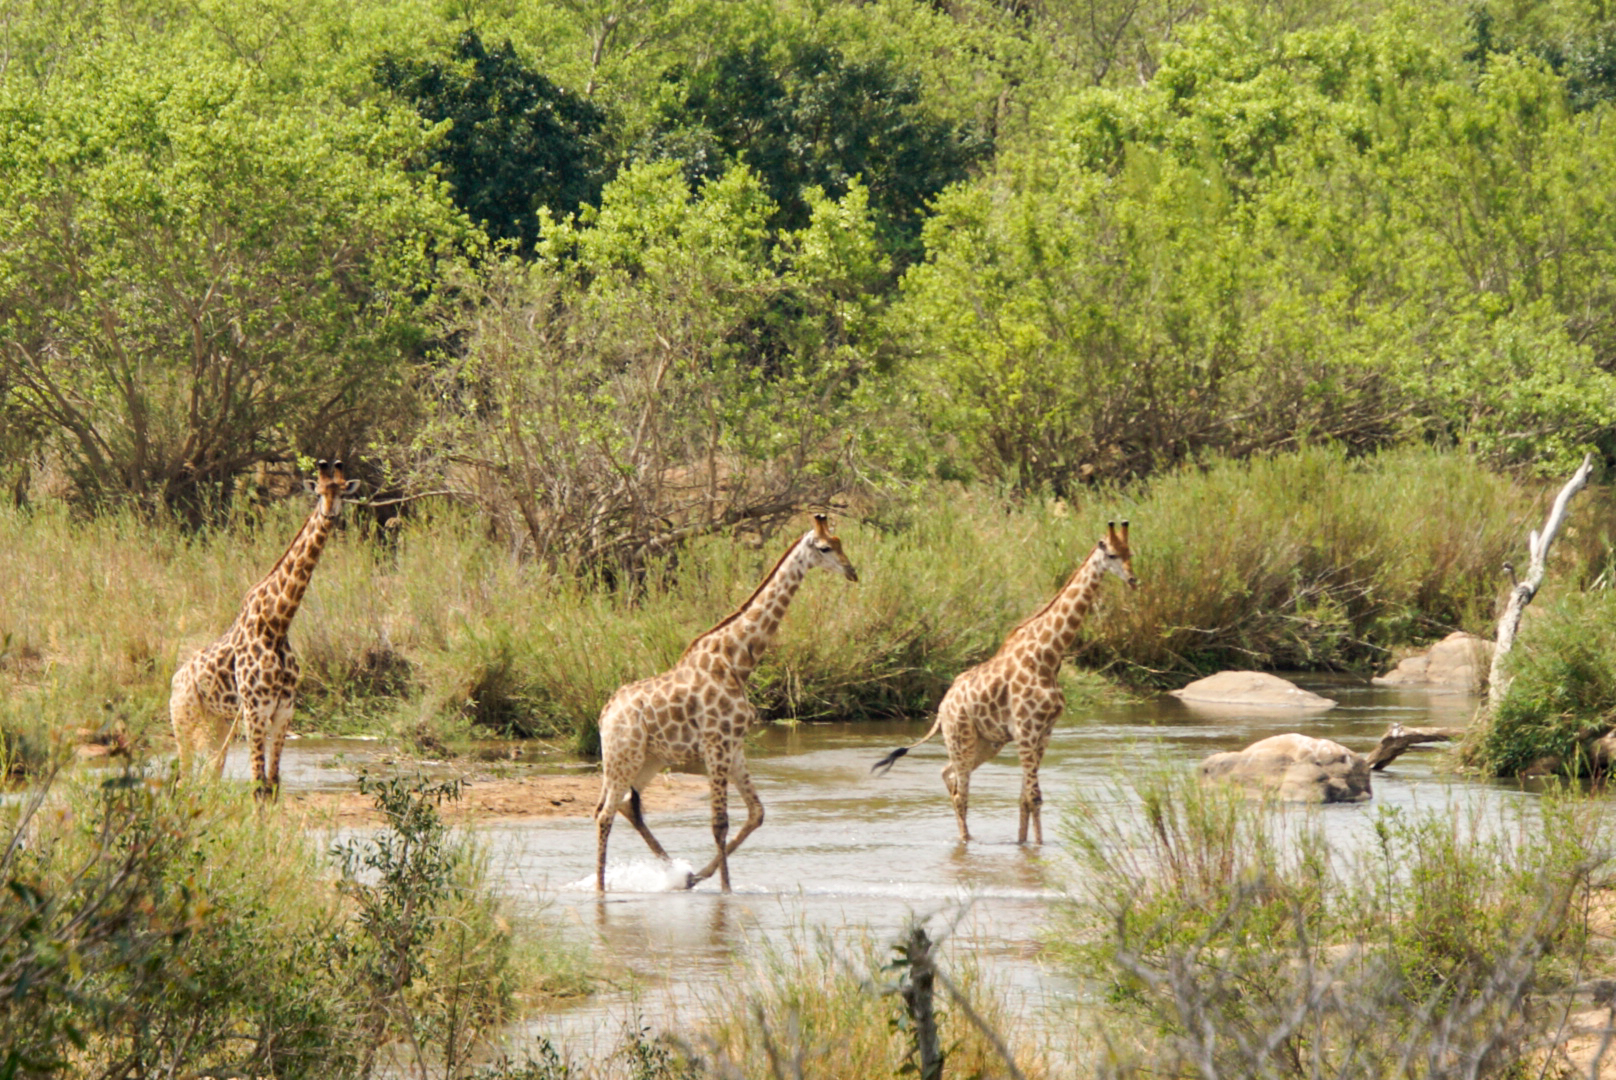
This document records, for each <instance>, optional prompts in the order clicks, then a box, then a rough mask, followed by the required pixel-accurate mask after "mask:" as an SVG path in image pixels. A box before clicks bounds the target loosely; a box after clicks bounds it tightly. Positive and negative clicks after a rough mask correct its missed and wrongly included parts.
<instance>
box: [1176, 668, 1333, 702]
mask: <svg viewBox="0 0 1616 1080" xmlns="http://www.w3.org/2000/svg"><path fill="white" fill-rule="evenodd" d="M1172 694H1173V696H1174V697H1176V698H1178V699H1179V700H1180V701H1183V702H1185V703H1186V704H1190V705H1240V706H1254V707H1256V708H1261V709H1333V708H1335V705H1336V703H1335V702H1334V701H1333V700H1331V699H1330V698H1327V697H1320V696H1319V695H1318V694H1315V693H1313V692H1312V691H1311V690H1303V689H1302V688H1301V687H1300V686H1297V685H1296V684H1295V683H1293V682H1287V681H1286V680H1284V679H1281V678H1280V677H1279V676H1278V675H1270V674H1268V673H1267V672H1266V671H1220V672H1218V673H1217V674H1216V675H1208V676H1207V677H1206V678H1204V679H1197V680H1196V681H1195V682H1192V683H1190V684H1189V685H1188V686H1186V687H1184V689H1182V690H1174V691H1173V692H1172Z"/></svg>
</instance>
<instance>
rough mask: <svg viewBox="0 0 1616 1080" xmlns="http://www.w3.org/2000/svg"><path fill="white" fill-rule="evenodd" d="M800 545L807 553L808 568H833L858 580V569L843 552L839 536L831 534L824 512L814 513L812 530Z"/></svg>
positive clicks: (849, 578) (849, 579)
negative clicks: (854, 567)
mask: <svg viewBox="0 0 1616 1080" xmlns="http://www.w3.org/2000/svg"><path fill="white" fill-rule="evenodd" d="M802 546H803V548H804V550H805V551H806V552H807V554H808V568H809V569H810V570H812V569H813V568H814V567H816V566H818V567H822V568H823V569H826V570H834V571H836V572H837V573H838V574H841V575H842V576H843V577H845V578H846V579H847V580H848V581H857V580H858V571H857V570H855V569H853V564H852V563H851V562H849V561H848V558H847V555H846V554H845V553H843V551H842V541H841V538H840V537H837V536H832V535H831V532H830V525H829V523H828V519H827V518H826V517H825V515H824V514H815V515H814V531H813V532H811V533H808V534H807V535H806V536H804V537H803V538H802Z"/></svg>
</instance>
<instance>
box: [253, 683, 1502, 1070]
mask: <svg viewBox="0 0 1616 1080" xmlns="http://www.w3.org/2000/svg"><path fill="white" fill-rule="evenodd" d="M1296 681H1297V682H1299V683H1300V684H1302V685H1304V686H1306V687H1307V688H1308V689H1312V690H1316V691H1318V692H1320V693H1323V694H1325V695H1327V696H1329V697H1333V698H1336V699H1337V700H1338V701H1339V702H1340V705H1339V706H1338V707H1337V708H1335V709H1334V710H1331V711H1330V712H1327V713H1322V714H1312V715H1298V714H1296V713H1288V712H1278V711H1272V710H1270V711H1264V710H1256V709H1253V710H1246V711H1234V712H1230V713H1225V714H1217V715H1215V714H1207V713H1202V712H1198V711H1194V710H1192V709H1191V708H1189V707H1186V706H1184V705H1182V704H1180V703H1179V702H1178V701H1176V700H1175V699H1172V698H1169V697H1165V696H1163V697H1159V698H1152V699H1149V700H1146V701H1140V702H1133V703H1125V704H1116V705H1109V706H1104V707H1097V708H1093V709H1084V710H1074V711H1073V712H1072V713H1070V714H1069V715H1068V716H1067V717H1066V718H1065V719H1064V720H1063V721H1062V723H1061V725H1060V726H1059V727H1058V728H1057V729H1056V731H1055V735H1054V739H1053V741H1052V743H1051V745H1050V748H1049V752H1048V755H1047V756H1046V757H1045V759H1044V764H1043V769H1042V772H1041V779H1042V786H1043V791H1044V800H1045V805H1044V826H1045V836H1046V840H1049V841H1055V840H1057V838H1058V835H1059V830H1060V818H1061V814H1062V808H1063V806H1065V805H1068V804H1069V802H1070V799H1071V796H1072V795H1073V794H1074V793H1075V792H1078V791H1085V792H1088V793H1090V794H1091V795H1095V794H1097V795H1099V796H1100V797H1105V793H1106V792H1108V791H1109V790H1111V787H1112V785H1113V784H1114V782H1115V781H1116V779H1117V778H1118V777H1119V776H1121V775H1125V774H1126V773H1128V772H1129V771H1130V770H1136V769H1138V768H1140V767H1163V766H1164V767H1168V768H1183V769H1186V770H1187V769H1190V768H1192V767H1193V766H1194V764H1195V763H1196V762H1198V761H1200V759H1201V758H1203V757H1204V756H1206V755H1207V754H1210V753H1213V752H1216V751H1219V750H1231V749H1239V748H1241V747H1243V746H1246V745H1248V744H1249V743H1251V742H1253V741H1255V740H1257V739H1259V738H1263V737H1265V736H1268V735H1272V734H1278V733H1280V732H1282V731H1302V732H1305V733H1307V734H1310V735H1316V736H1322V737H1325V738H1330V739H1334V740H1336V741H1338V742H1340V743H1343V744H1345V745H1346V746H1348V747H1350V748H1352V749H1356V750H1360V751H1367V750H1368V749H1369V748H1371V747H1372V746H1374V744H1375V743H1376V741H1377V740H1378V739H1379V738H1380V736H1381V734H1382V733H1383V732H1384V731H1385V730H1386V728H1387V726H1388V725H1389V724H1390V723H1391V722H1392V721H1394V720H1397V721H1401V722H1403V723H1405V724H1407V725H1409V726H1426V725H1458V724H1463V723H1464V722H1465V721H1467V720H1468V719H1469V716H1470V714H1471V711H1472V710H1473V708H1474V707H1475V700H1474V699H1472V698H1470V697H1466V696H1462V695H1451V694H1449V695H1440V694H1427V693H1424V692H1410V691H1394V690H1388V689H1382V688H1377V687H1370V686H1366V685H1363V684H1362V683H1360V682H1356V681H1350V680H1346V679H1332V678H1330V677H1318V676H1307V675H1303V676H1299V677H1297V678H1296ZM928 726H929V725H928V724H923V723H914V724H907V723H903V724H899V723H881V724H842V725H800V726H796V727H776V728H771V729H768V730H765V731H763V732H761V733H760V734H758V735H757V736H755V737H754V738H753V739H752V740H751V741H750V742H749V743H748V750H747V756H748V760H749V762H750V764H751V769H752V774H753V777H754V778H755V780H756V782H757V786H758V790H759V793H760V795H761V797H762V799H763V802H764V806H765V808H766V810H767V815H768V816H767V821H766V822H765V824H764V825H763V827H762V828H761V829H759V830H758V831H757V832H756V833H754V834H753V835H752V836H751V837H750V838H749V839H748V840H747V842H746V844H745V846H743V847H742V848H741V849H740V851H739V852H737V853H736V854H735V855H734V856H733V857H732V858H731V860H730V867H731V873H732V875H733V880H734V887H735V892H734V894H733V895H731V896H727V897H726V896H724V895H723V894H721V893H720V892H719V891H718V888H717V881H716V879H714V880H712V881H708V882H706V883H704V884H703V885H702V886H700V887H699V888H697V889H696V890H694V891H693V892H683V891H676V890H674V889H672V888H670V887H669V885H668V882H667V875H666V874H665V873H664V872H663V871H662V870H661V869H660V868H659V866H658V864H657V863H656V861H655V860H653V859H651V858H650V857H649V853H648V852H647V850H646V848H645V845H644V843H643V842H642V841H641V840H640V838H639V837H638V836H637V835H636V834H635V833H634V831H633V829H632V828H630V827H629V826H628V824H627V822H626V821H625V820H624V819H622V818H619V820H618V823H617V826H616V827H615V828H614V830H613V833H612V846H611V860H610V875H611V881H612V885H613V889H612V891H610V892H609V893H608V894H607V896H606V897H605V899H604V901H602V900H599V899H597V897H596V895H595V893H594V889H593V877H592V875H593V867H594V848H595V839H594V826H593V823H592V822H591V821H588V820H586V819H582V818H578V819H548V820H541V821H522V822H516V823H511V822H494V823H490V824H485V825H481V826H478V827H477V829H478V831H479V833H480V834H481V835H482V837H483V839H484V840H485V841H486V843H487V847H488V850H489V853H490V859H491V868H492V871H493V873H494V875H495V877H496V879H497V881H498V884H499V887H500V888H501V889H503V890H504V891H505V892H506V893H507V894H508V895H509V896H510V897H511V898H512V900H513V901H514V902H515V904H516V906H517V907H518V908H519V909H525V910H527V911H530V912H534V913H543V914H544V916H545V917H547V918H549V919H551V920H553V921H558V922H559V923H561V924H562V925H563V926H564V927H565V928H566V929H565V932H566V933H567V934H568V935H571V936H572V937H573V938H574V940H576V941H578V942H580V943H585V944H587V945H588V947H589V948H590V949H591V950H592V952H593V954H594V956H595V959H596V961H597V963H599V964H600V965H602V966H603V967H604V968H605V969H606V970H607V971H608V973H609V974H611V975H612V976H613V978H612V986H613V988H612V989H608V990H606V991H603V992H601V993H598V994H595V995H591V996H590V997H589V998H587V999H583V1000H580V1001H577V1002H576V1003H573V1004H571V1005H566V1006H563V1007H560V1008H558V1009H555V1010H553V1011H551V1012H549V1013H546V1014H544V1015H543V1016H541V1017H538V1018H536V1019H535V1020H534V1021H533V1023H532V1025H531V1030H532V1031H534V1032H543V1033H545V1034H547V1035H549V1036H550V1037H551V1038H552V1039H554V1040H555V1041H557V1042H558V1043H560V1044H562V1045H565V1046H567V1047H568V1048H570V1049H571V1050H573V1051H574V1052H576V1053H580V1054H587V1053H605V1052H609V1051H610V1050H611V1049H612V1048H613V1047H615V1046H617V1045H619V1043H620V1042H621V1040H622V1037H623V1035H624V1033H625V1031H627V1030H629V1028H630V1027H631V1026H633V1025H642V1026H648V1027H651V1028H653V1029H658V1030H660V1029H663V1028H675V1029H677V1028H678V1027H680V1026H682V1022H683V1021H685V1020H689V1019H692V1018H694V1017H696V1016H698V1015H699V1014H700V1012H701V1011H702V1009H703V1007H704V1006H705V1005H706V1004H708V1003H710V1002H712V1001H715V1000H720V999H723V998H724V997H726V996H727V995H733V994H734V993H735V990H736V987H737V985H738V982H737V980H738V978H739V977H740V976H741V975H742V974H743V973H744V972H745V971H746V970H747V969H748V968H749V967H750V966H751V965H752V964H754V963H756V962H757V961H758V960H759V959H760V958H761V957H762V956H763V955H765V953H766V951H767V950H768V949H769V948H770V947H776V948H789V947H790V946H791V944H792V943H794V942H801V941H804V940H812V939H813V938H814V936H815V935H816V934H817V933H818V932H820V931H829V932H831V933H832V934H835V935H844V934H845V935H847V936H848V937H856V936H857V935H859V934H863V933H867V934H868V935H869V936H870V937H872V938H873V939H874V940H875V941H876V942H877V943H878V945H879V946H880V947H881V948H882V949H883V950H884V949H885V947H886V945H887V943H888V942H889V941H890V940H891V939H893V938H895V936H896V932H897V931H898V930H900V929H901V928H902V927H903V925H904V924H905V922H906V920H907V919H908V918H909V917H910V916H911V914H918V915H929V916H937V917H938V918H939V920H940V924H941V923H949V924H952V925H954V930H953V935H954V938H955V942H954V943H955V946H956V947H957V948H958V947H963V948H964V949H967V950H969V951H971V952H972V953H974V954H975V956H976V958H977V959H978V961H979V964H980V966H981V967H982V968H983V969H984V971H985V973H986V974H987V975H988V976H989V977H991V978H992V979H993V980H994V981H996V982H997V983H998V984H999V985H1001V986H1006V987H1008V988H1009V990H1010V992H1011V993H1012V994H1013V995H1015V996H1017V997H1019V998H1022V999H1023V1000H1024V1002H1025V1005H1026V1006H1027V1007H1028V1008H1029V1009H1036V1008H1038V1007H1040V1006H1042V1005H1047V1004H1050V1003H1052V1002H1053V1001H1055V1000H1058V999H1061V998H1064V997H1068V996H1071V995H1076V994H1079V993H1080V992H1081V990H1080V988H1079V987H1077V986H1075V985H1073V984H1072V983H1070V982H1068V981H1066V980H1065V979H1064V978H1062V977H1061V976H1060V975H1059V974H1058V973H1056V972H1053V971H1050V970H1048V969H1046V967H1045V966H1044V965H1042V964H1041V963H1040V958H1039V952H1040V947H1039V946H1040V939H1041V936H1042V935H1043V934H1045V933H1047V930H1046V916H1047V914H1048V910H1049V906H1050V903H1051V901H1052V900H1054V899H1055V898H1057V897H1058V896H1059V895H1060V890H1061V887H1062V882H1063V880H1064V879H1065V876H1066V875H1067V873H1068V867H1067V866H1065V865H1064V864H1063V862H1062V859H1061V857H1060V854H1059V844H1058V843H1046V845H1045V846H1044V848H1043V849H1042V850H1039V849H1037V848H1034V847H1031V846H1028V847H1020V846H1018V845H1016V844H1015V843H1014V840H1015V831H1016V818H1017V809H1016V799H1017V795H1018V792H1019V787H1020V770H1019V768H1018V766H1017V764H1016V759H1015V756H1014V754H1013V753H1012V752H1010V751H1006V752H1004V753H1002V754H1001V755H1000V756H999V758H998V759H997V760H995V761H993V762H989V763H988V764H986V765H984V766H982V768H980V769H979V770H977V772H976V773H975V774H974V776H973V779H972V785H971V828H972V833H973V835H974V836H975V837H977V839H976V840H975V841H973V842H972V843H971V844H970V845H969V847H962V846H961V845H960V844H959V843H958V842H957V836H956V830H955V825H954V818H953V813H952V811H951V809H950V806H949V803H948V799H947V796H946V795H945V793H944V791H943V785H942V780H941V779H940V778H939V776H938V769H939V768H940V767H941V765H942V764H943V762H944V761H945V760H946V758H945V755H944V752H943V749H942V746H941V745H940V743H941V739H940V738H939V739H933V740H932V742H931V743H928V744H927V745H926V746H924V747H922V748H921V749H919V750H917V751H915V752H914V753H912V754H910V755H909V756H908V757H907V758H904V759H902V760H900V761H899V762H898V763H897V764H896V765H895V766H894V767H893V769H892V770H891V772H889V773H888V774H887V775H885V776H883V777H872V776H871V775H870V766H871V764H872V763H873V762H874V761H876V760H877V759H878V758H879V757H881V756H882V755H883V754H885V753H886V752H887V751H888V750H890V749H892V748H894V747H896V746H900V745H904V744H907V743H909V742H913V741H914V740H915V739H917V738H919V737H920V736H921V735H923V734H924V733H925V732H926V730H927V728H928ZM331 750H332V745H331V742H330V741H321V742H320V743H318V744H316V743H315V742H314V741H312V740H303V741H302V742H298V743H292V744H290V745H289V746H288V752H289V757H288V760H287V763H286V767H285V770H286V776H285V779H286V781H287V783H288V785H289V786H305V785H324V784H328V783H330V782H331V781H332V780H339V781H340V779H341V776H342V770H340V769H337V770H333V769H331V768H329V767H326V766H327V764H328V758H329V755H330V753H331ZM347 751H348V757H349V760H351V759H352V758H353V756H355V755H356V754H357V755H359V756H363V754H364V753H365V747H364V745H363V744H359V745H358V746H350V747H348V748H347ZM1439 753H1440V751H1437V750H1431V749H1425V750H1420V749H1416V750H1414V751H1411V752H1410V753H1408V754H1407V755H1405V756H1404V757H1402V758H1400V759H1398V760H1397V761H1396V762H1394V763H1393V764H1392V766H1391V767H1390V768H1388V769H1387V770H1386V771H1385V772H1382V773H1377V774H1375V777H1374V799H1373V801H1372V802H1370V803H1366V804H1359V805H1354V806H1335V807H1327V808H1324V809H1323V811H1322V813H1323V814H1324V821H1325V827H1326V828H1327V829H1328V830H1330V831H1331V832H1332V833H1334V834H1335V835H1336V836H1338V837H1339V838H1340V839H1341V840H1343V841H1344V842H1354V841H1353V837H1354V836H1355V835H1357V834H1359V833H1362V834H1363V836H1364V839H1365V840H1367V839H1368V833H1367V829H1368V826H1369V823H1370V822H1371V821H1372V820H1373V815H1374V813H1375V808H1376V807H1379V806H1387V805H1396V806H1443V805H1445V804H1447V803H1448V802H1449V801H1450V800H1452V798H1453V794H1454V790H1455V787H1456V786H1457V787H1459V788H1462V789H1463V791H1464V793H1465V795H1466V797H1467V802H1468V801H1469V800H1471V799H1481V800H1483V801H1485V802H1489V803H1491V802H1495V801H1502V802H1505V803H1516V802H1519V801H1520V800H1529V799H1530V798H1531V796H1530V795H1525V794H1522V793H1521V792H1519V791H1518V790H1516V789H1515V788H1513V787H1511V786H1507V785H1492V784H1485V783H1481V782H1477V781H1473V780H1472V781H1465V780H1455V779H1453V778H1451V777H1448V776H1446V775H1444V774H1443V773H1441V772H1440V771H1439V770H1438V769H1437V767H1436V766H1437V763H1438V755H1439ZM236 756H237V755H232V765H231V771H232V772H234V771H236V770H237V768H239V765H238V763H237V762H236V761H235V760H234V759H235V757H236ZM241 764H244V762H243V763H241ZM732 807H733V809H732V811H731V817H732V821H733V822H734V823H735V824H736V825H738V823H739V822H740V821H741V820H742V819H743V818H744V810H742V809H741V807H740V800H739V798H738V797H734V796H732ZM648 821H649V824H650V825H651V828H652V830H653V831H654V832H655V833H656V834H657V837H658V838H659V839H660V840H661V841H662V842H663V844H664V845H665V846H666V847H667V849H668V850H669V852H670V853H671V854H672V855H674V856H675V857H676V858H679V859H683V860H685V861H687V862H689V863H693V864H695V865H696V866H698V867H699V866H701V865H704V864H705V862H706V861H707V859H708V858H709V857H710V854H711V848H712V837H711V833H710V831H709V826H708V815H707V808H706V805H705V802H704V801H703V802H702V803H701V804H700V805H697V806H694V807H691V808H690V809H687V810H683V811H679V812H663V813H660V814H648ZM732 827H733V826H732Z"/></svg>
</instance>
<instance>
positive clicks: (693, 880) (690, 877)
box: [685, 873, 701, 892]
mask: <svg viewBox="0 0 1616 1080" xmlns="http://www.w3.org/2000/svg"><path fill="white" fill-rule="evenodd" d="M700 881H701V878H699V877H697V876H696V875H695V874H693V873H692V874H686V875H685V891H686V892H689V891H690V890H691V889H694V888H695V887H696V886H697V884H699V883H700Z"/></svg>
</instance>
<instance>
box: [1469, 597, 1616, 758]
mask: <svg viewBox="0 0 1616 1080" xmlns="http://www.w3.org/2000/svg"><path fill="white" fill-rule="evenodd" d="M1552 583H1553V582H1552V581H1551V584H1552ZM1527 612H1528V614H1530V615H1533V616H1534V617H1532V618H1529V619H1527V620H1526V621H1525V623H1524V624H1523V625H1522V627H1521V632H1520V636H1519V637H1518V638H1517V639H1516V642H1515V649H1514V651H1512V652H1511V653H1510V656H1509V660H1508V667H1507V669H1506V674H1507V675H1508V677H1509V678H1510V684H1509V689H1508V692H1507V693H1506V694H1505V695H1504V698H1503V700H1502V701H1500V702H1499V703H1498V704H1497V705H1496V706H1495V707H1494V708H1492V709H1491V710H1490V711H1489V713H1488V714H1487V715H1486V717H1484V719H1483V723H1481V724H1480V725H1478V726H1477V727H1476V728H1475V729H1473V730H1472V731H1470V732H1468V733H1467V736H1466V740H1465V744H1464V747H1463V752H1464V756H1465V758H1466V759H1467V760H1468V761H1469V762H1471V763H1472V764H1474V765H1476V766H1478V767H1480V768H1483V769H1485V770H1486V771H1488V772H1490V773H1494V774H1496V775H1498V776H1516V775H1519V774H1520V773H1523V772H1526V771H1528V770H1534V771H1544V772H1561V773H1567V774H1570V775H1573V776H1577V775H1582V774H1583V773H1586V772H1588V771H1590V770H1591V767H1592V766H1593V764H1594V763H1593V762H1592V761H1591V760H1590V759H1589V751H1588V746H1587V743H1588V741H1589V740H1590V739H1593V738H1596V737H1598V736H1600V735H1603V734H1604V733H1605V732H1607V731H1609V730H1610V729H1611V726H1612V725H1613V724H1616V652H1613V650H1616V598H1613V597H1612V594H1611V592H1610V590H1609V589H1608V588H1604V589H1597V590H1594V591H1591V592H1585V593H1580V592H1567V593H1564V594H1562V595H1561V596H1560V597H1559V598H1558V599H1557V600H1555V601H1554V602H1553V603H1552V604H1550V605H1549V606H1547V607H1546V608H1542V609H1539V610H1538V611H1536V612H1534V611H1533V609H1531V608H1528V609H1527Z"/></svg>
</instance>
